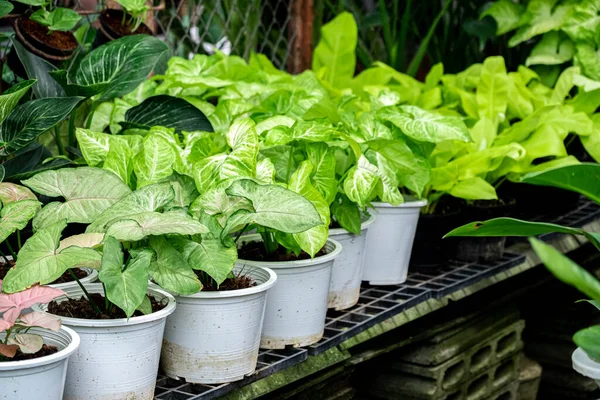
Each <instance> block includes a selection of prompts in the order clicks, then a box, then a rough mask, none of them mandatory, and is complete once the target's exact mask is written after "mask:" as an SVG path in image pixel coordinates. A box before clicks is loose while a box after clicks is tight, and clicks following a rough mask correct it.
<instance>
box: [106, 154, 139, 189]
mask: <svg viewBox="0 0 600 400" xmlns="http://www.w3.org/2000/svg"><path fill="white" fill-rule="evenodd" d="M134 155H135V153H134V151H133V150H132V149H131V148H130V147H128V146H118V145H117V146H111V147H110V149H109V150H108V153H107V154H106V159H105V160H104V164H103V165H102V168H103V169H105V170H107V171H110V172H112V173H114V174H115V175H117V176H118V177H119V178H121V180H122V181H123V182H125V184H126V185H127V186H130V187H131V186H132V185H133V180H132V177H131V175H132V173H133V164H134Z"/></svg>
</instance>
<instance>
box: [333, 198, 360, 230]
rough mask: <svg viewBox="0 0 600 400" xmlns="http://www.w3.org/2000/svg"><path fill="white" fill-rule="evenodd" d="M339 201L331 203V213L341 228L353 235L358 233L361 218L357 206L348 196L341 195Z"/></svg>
mask: <svg viewBox="0 0 600 400" xmlns="http://www.w3.org/2000/svg"><path fill="white" fill-rule="evenodd" d="M340 197H341V198H340V199H339V201H338V200H337V199H336V201H334V202H333V204H332V205H331V214H332V215H333V218H335V220H336V221H337V222H338V224H340V226H341V227H342V228H344V229H345V230H347V231H348V232H352V233H354V234H355V235H360V228H361V223H362V221H361V219H360V210H359V208H358V206H357V205H356V204H355V203H353V202H351V201H350V199H348V197H346V196H344V195H341V196H340Z"/></svg>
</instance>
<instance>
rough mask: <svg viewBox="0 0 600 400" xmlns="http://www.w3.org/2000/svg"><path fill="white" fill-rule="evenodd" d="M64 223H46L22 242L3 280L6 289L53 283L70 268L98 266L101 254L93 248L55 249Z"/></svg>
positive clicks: (19, 288) (10, 291)
mask: <svg viewBox="0 0 600 400" xmlns="http://www.w3.org/2000/svg"><path fill="white" fill-rule="evenodd" d="M66 225H67V223H66V221H59V222H57V223H55V224H52V225H49V226H47V227H46V228H44V229H41V230H39V231H37V232H36V233H35V234H34V235H33V236H32V237H31V238H29V239H28V240H27V241H26V242H25V244H24V245H23V247H22V248H21V251H19V254H18V258H17V263H16V264H15V266H14V268H12V269H11V270H10V271H8V273H7V274H6V277H5V278H4V281H2V290H3V291H4V292H5V293H15V292H20V291H23V290H25V289H27V288H28V287H30V286H32V285H34V284H40V285H45V284H48V283H52V282H54V281H55V280H57V279H58V278H59V277H60V276H61V275H62V274H63V273H64V272H65V271H66V270H67V269H69V268H75V267H91V268H98V266H99V265H100V259H101V256H100V254H99V253H98V252H97V251H96V250H93V249H88V248H82V247H76V246H70V247H67V248H65V249H63V250H60V251H59V250H58V246H59V240H60V233H61V232H62V230H63V229H64V228H65V226H66Z"/></svg>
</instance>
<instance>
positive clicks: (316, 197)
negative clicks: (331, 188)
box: [288, 160, 331, 257]
mask: <svg viewBox="0 0 600 400" xmlns="http://www.w3.org/2000/svg"><path fill="white" fill-rule="evenodd" d="M312 170H313V166H312V164H311V162H310V161H308V160H307V161H304V162H302V164H300V167H298V169H297V170H296V171H295V172H294V173H293V174H292V176H291V177H290V181H289V183H288V189H290V190H292V191H294V192H296V193H298V194H299V195H301V196H302V197H304V198H305V199H307V200H308V201H310V202H311V203H312V204H313V205H314V206H315V208H316V210H317V212H318V213H319V216H320V218H321V222H322V224H321V225H318V226H315V227H314V228H310V229H309V230H307V231H304V232H300V233H295V234H294V239H295V240H296V242H298V244H299V245H300V247H301V248H302V250H304V251H306V252H307V253H308V254H309V255H310V256H311V257H314V256H315V254H317V253H318V252H319V251H320V250H321V249H322V248H323V246H325V243H326V242H327V237H328V236H329V223H330V222H331V219H330V215H329V203H328V202H327V201H325V199H324V198H323V196H321V194H320V193H319V191H318V190H317V189H315V188H314V187H313V186H312V184H311V183H310V176H311V173H312Z"/></svg>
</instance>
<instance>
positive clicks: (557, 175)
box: [521, 163, 600, 204]
mask: <svg viewBox="0 0 600 400" xmlns="http://www.w3.org/2000/svg"><path fill="white" fill-rule="evenodd" d="M521 181H522V182H524V183H530V184H534V185H541V186H554V187H558V188H562V189H566V190H570V191H572V192H577V193H580V194H582V195H584V196H586V197H588V198H589V199H590V200H592V201H594V202H596V203H598V204H600V187H599V185H598V182H599V181H600V165H599V164H593V163H582V164H577V165H567V166H565V167H561V168H555V169H550V170H547V171H542V172H536V173H532V174H528V175H526V176H525V177H523V179H522V180H521Z"/></svg>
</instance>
